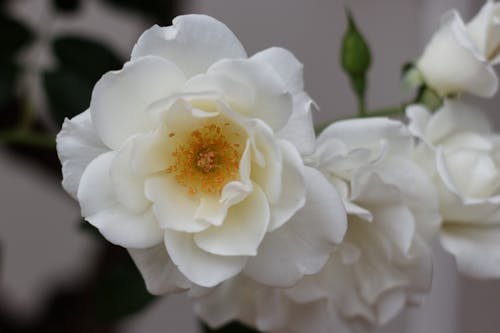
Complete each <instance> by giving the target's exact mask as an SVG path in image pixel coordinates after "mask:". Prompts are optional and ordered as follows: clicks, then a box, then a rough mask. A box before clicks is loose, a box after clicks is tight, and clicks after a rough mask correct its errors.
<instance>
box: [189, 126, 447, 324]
mask: <svg viewBox="0 0 500 333" xmlns="http://www.w3.org/2000/svg"><path fill="white" fill-rule="evenodd" d="M413 149H414V142H413V137H412V136H411V135H410V133H409V132H408V130H407V129H406V127H405V126H404V125H403V124H402V123H400V122H397V121H391V120H388V119H357V120H348V121H341V122H337V123H334V124H332V125H331V126H329V127H328V128H327V129H325V131H324V132H323V133H322V134H321V135H320V137H319V138H318V141H317V149H316V152H315V153H314V154H313V155H311V156H309V158H308V160H309V163H311V164H314V165H316V167H317V168H318V169H319V170H321V172H323V174H325V175H326V176H327V177H328V178H329V180H330V181H331V184H332V185H331V187H332V188H333V187H335V188H336V189H337V190H339V191H340V192H341V193H342V195H343V199H344V203H345V206H346V208H347V211H348V213H349V215H348V230H347V233H346V236H345V238H344V241H343V242H342V243H341V244H340V245H339V246H338V247H337V248H336V249H335V250H334V251H333V252H332V256H331V258H330V260H329V261H328V263H327V264H326V265H325V267H324V268H323V269H322V270H321V271H320V272H318V273H317V274H313V275H308V276H305V277H304V278H303V279H302V280H301V281H299V282H298V283H297V284H296V285H295V286H293V287H291V288H285V289H283V288H281V289H279V288H269V287H267V286H263V285H259V284H256V283H254V282H253V281H248V279H244V278H241V277H238V278H236V279H233V280H230V281H227V282H224V283H223V284H221V285H220V286H218V287H217V288H215V289H214V290H210V291H208V292H206V293H203V294H202V295H199V297H198V298H196V299H195V304H196V307H195V308H196V310H197V313H198V314H199V315H200V316H201V317H202V318H204V319H205V320H207V321H208V322H209V323H210V324H212V325H213V326H219V325H222V324H224V323H227V322H228V321H231V320H234V319H239V320H242V321H243V322H245V323H247V324H249V325H252V326H254V327H257V328H258V329H260V330H261V331H266V332H267V331H271V332H297V333H306V332H325V333H326V332H349V331H350V329H351V328H352V326H353V325H356V324H366V323H370V324H373V325H382V324H384V323H386V322H387V321H389V320H390V319H391V318H393V317H394V316H395V315H396V314H397V313H398V312H399V311H400V310H401V309H402V308H403V307H404V306H405V305H406V304H407V303H414V302H418V301H419V299H420V296H421V294H423V293H425V292H427V291H428V289H429V288H430V283H431V279H432V253H431V251H430V249H429V247H428V245H427V242H428V241H429V240H430V239H431V238H432V237H433V236H434V235H435V234H436V232H437V230H438V228H439V223H440V221H441V220H440V215H439V212H438V201H437V195H436V193H435V188H434V186H433V184H432V182H431V180H430V179H429V178H428V177H427V175H426V174H425V173H424V171H423V170H422V169H421V168H419V167H418V166H417V165H416V164H415V163H414V162H413V160H412V157H413V155H412V154H413Z"/></svg>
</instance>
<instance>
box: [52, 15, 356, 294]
mask: <svg viewBox="0 0 500 333" xmlns="http://www.w3.org/2000/svg"><path fill="white" fill-rule="evenodd" d="M311 105H312V101H311V99H310V98H309V97H308V96H307V94H305V93H304V91H303V82H302V64H300V63H299V62H298V61H297V59H295V57H294V56H293V55H292V54H291V53H290V52H288V51H286V50H284V49H280V48H270V49H267V50H264V51H262V52H260V53H258V54H256V55H254V56H252V57H250V58H247V55H246V52H245V50H244V49H243V47H242V45H241V44H240V42H239V41H238V39H237V38H236V37H235V36H234V34H233V33H232V32H231V31H230V30H229V29H228V28H227V27H226V26H225V25H224V24H222V23H220V22H218V21H217V20H215V19H213V18H211V17H208V16H203V15H187V16H179V17H177V18H176V19H174V21H173V26H169V27H158V26H153V27H152V28H151V29H149V30H147V31H146V32H144V34H143V35H142V36H141V37H140V38H139V40H138V42H137V44H136V45H135V47H134V49H133V51H132V56H131V60H130V61H129V62H127V63H126V64H125V65H124V67H123V68H122V69H121V70H119V71H114V72H109V73H107V74H105V75H104V76H103V77H102V78H101V79H100V80H99V82H97V84H96V86H95V87H94V90H93V93H92V99H91V102H90V108H89V110H87V111H85V112H84V113H82V114H81V115H79V116H77V117H75V118H74V119H72V120H66V121H65V123H64V126H63V128H62V130H61V132H60V133H59V135H58V137H57V148H58V153H59V157H60V159H61V162H62V165H63V176H64V180H63V185H64V187H65V188H66V190H67V191H68V192H69V193H71V194H72V195H73V196H74V197H75V198H77V199H78V201H79V203H80V205H81V209H82V215H83V216H84V217H85V219H86V220H87V221H88V222H90V223H91V224H92V225H94V226H95V227H97V228H98V229H99V231H100V232H101V233H102V234H103V236H104V237H106V239H108V240H109V241H110V242H112V243H114V244H117V245H121V246H123V247H126V248H128V249H129V251H130V253H131V255H132V257H133V259H134V260H135V262H136V263H137V265H138V267H139V269H140V270H141V272H142V274H143V276H144V278H145V280H146V283H147V286H148V289H149V290H150V291H151V292H154V293H163V292H167V291H171V290H177V289H183V288H187V287H189V286H190V284H192V283H194V284H198V285H201V286H205V287H211V286H214V285H217V284H218V283H220V282H222V281H224V280H226V279H228V278H231V277H233V276H235V275H237V274H238V273H240V272H244V274H245V275H246V276H249V277H251V278H253V279H255V280H256V281H259V282H261V283H264V284H269V285H278V286H290V285H293V284H294V283H296V282H297V281H298V280H299V279H300V278H302V276H303V275H304V274H312V273H316V272H317V271H319V270H320V269H321V268H322V267H323V265H324V264H325V262H326V261H327V260H328V258H329V254H330V251H331V248H332V247H333V246H334V245H335V244H337V243H339V242H340V241H341V240H342V238H343V235H344V232H345V228H346V217H345V211H344V208H343V206H342V203H341V200H340V198H339V196H338V195H337V193H336V192H335V191H332V190H331V189H329V188H328V187H327V186H325V185H323V184H327V180H326V179H325V178H324V177H323V176H322V175H321V174H319V173H318V172H317V171H316V170H314V169H312V168H309V167H305V166H304V165H303V162H302V159H301V157H300V153H308V152H310V151H312V149H313V148H314V131H313V127H312V121H311V114H310V108H311ZM305 178H307V179H308V182H309V183H310V184H314V186H307V189H306V185H305ZM322 202H323V203H328V204H329V205H333V207H335V209H332V210H324V211H323V210H317V209H316V207H317V206H318V205H319V206H321V205H322ZM323 205H324V204H323ZM177 269H178V270H179V271H180V272H179V271H177Z"/></svg>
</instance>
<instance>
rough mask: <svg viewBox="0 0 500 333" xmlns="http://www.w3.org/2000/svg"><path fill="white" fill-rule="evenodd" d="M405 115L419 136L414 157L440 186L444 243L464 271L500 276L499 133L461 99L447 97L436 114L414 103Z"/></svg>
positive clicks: (471, 273) (472, 274) (476, 274)
mask: <svg viewBox="0 0 500 333" xmlns="http://www.w3.org/2000/svg"><path fill="white" fill-rule="evenodd" d="M407 116H408V118H409V119H410V129H411V130H412V132H413V133H414V134H415V135H416V136H417V137H419V138H420V139H421V143H420V145H419V147H418V150H417V154H416V157H415V159H416V161H418V162H419V163H421V164H422V166H423V167H424V168H425V169H426V170H427V173H428V174H429V175H431V176H432V177H433V180H434V182H435V184H436V186H437V187H438V190H439V196H440V206H441V207H440V210H441V214H442V216H443V227H442V233H441V243H442V245H443V247H444V248H445V249H446V250H448V251H449V252H450V253H452V254H453V255H454V256H455V258H456V260H457V264H458V268H459V270H460V271H461V272H463V273H466V274H468V275H471V276H473V277H480V278H491V277H500V242H499V241H498V240H499V239H500V168H499V165H500V136H498V135H497V134H495V133H494V132H493V130H492V128H491V125H490V123H489V121H488V119H487V118H486V117H485V116H484V115H483V114H482V113H481V112H480V111H479V110H476V109H474V108H472V107H471V106H469V105H467V104H465V103H463V102H460V101H452V100H447V101H445V104H444V106H443V107H442V108H441V109H439V110H438V111H437V112H436V113H435V114H431V113H429V111H427V110H426V109H425V108H423V107H421V106H411V107H409V108H408V109H407Z"/></svg>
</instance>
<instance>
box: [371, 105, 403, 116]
mask: <svg viewBox="0 0 500 333" xmlns="http://www.w3.org/2000/svg"><path fill="white" fill-rule="evenodd" d="M405 108H406V105H401V106H396V107H389V108H384V109H377V110H373V111H370V112H368V113H367V114H366V115H365V117H388V116H399V115H403V114H404V112H405Z"/></svg>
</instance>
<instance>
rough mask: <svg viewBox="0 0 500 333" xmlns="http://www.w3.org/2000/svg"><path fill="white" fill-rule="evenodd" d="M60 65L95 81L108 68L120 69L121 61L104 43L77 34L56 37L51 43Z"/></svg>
mask: <svg viewBox="0 0 500 333" xmlns="http://www.w3.org/2000/svg"><path fill="white" fill-rule="evenodd" d="M53 47H54V53H55V54H56V56H57V58H58V59H59V62H60V66H61V67H62V68H63V69H65V70H71V71H72V72H74V73H76V74H78V75H80V76H81V77H82V78H86V79H88V80H89V81H90V82H92V83H95V82H96V81H97V80H98V79H99V78H100V77H101V76H102V75H103V74H104V73H106V72H107V71H109V70H114V69H120V68H121V67H122V61H121V60H120V57H118V56H117V55H116V54H115V53H114V52H113V51H112V50H110V49H109V48H107V47H106V46H105V45H104V44H102V43H100V42H98V41H94V40H90V39H85V38H82V37H78V36H65V37H61V38H58V39H56V40H55V41H54V44H53Z"/></svg>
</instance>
